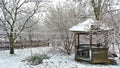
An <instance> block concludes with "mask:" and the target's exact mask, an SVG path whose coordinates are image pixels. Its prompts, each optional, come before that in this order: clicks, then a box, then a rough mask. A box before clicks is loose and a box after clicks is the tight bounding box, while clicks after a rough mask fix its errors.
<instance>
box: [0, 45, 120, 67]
mask: <svg viewBox="0 0 120 68" xmlns="http://www.w3.org/2000/svg"><path fill="white" fill-rule="evenodd" d="M31 51H32V53H33V54H35V53H45V54H48V55H49V56H51V58H50V59H46V60H43V63H42V64H39V65H36V66H33V65H29V64H28V62H27V61H22V60H24V59H25V58H26V57H27V56H30V55H31ZM0 68H120V65H99V64H97V65H93V64H88V63H82V62H76V61H74V55H71V56H68V55H63V54H61V53H59V52H58V51H57V50H55V49H54V48H52V47H39V48H27V49H16V50H15V54H14V55H10V54H9V50H6V51H0Z"/></svg>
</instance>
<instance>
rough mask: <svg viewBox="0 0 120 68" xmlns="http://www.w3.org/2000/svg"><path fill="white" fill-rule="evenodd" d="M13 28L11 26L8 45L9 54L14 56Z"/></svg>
mask: <svg viewBox="0 0 120 68" xmlns="http://www.w3.org/2000/svg"><path fill="white" fill-rule="evenodd" d="M13 36H14V35H13V26H11V33H10V36H9V43H10V54H14V37H13Z"/></svg>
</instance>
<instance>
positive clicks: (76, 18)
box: [45, 2, 86, 55]
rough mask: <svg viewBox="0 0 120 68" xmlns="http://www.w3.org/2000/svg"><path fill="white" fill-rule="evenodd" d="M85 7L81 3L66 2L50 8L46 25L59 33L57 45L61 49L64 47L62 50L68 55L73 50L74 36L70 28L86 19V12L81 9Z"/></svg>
mask: <svg viewBox="0 0 120 68" xmlns="http://www.w3.org/2000/svg"><path fill="white" fill-rule="evenodd" d="M75 4H77V5H75ZM80 5H81V7H80ZM83 7H84V6H83V5H82V4H79V3H75V2H65V3H59V4H58V5H55V6H51V7H49V8H48V13H47V15H46V17H47V18H46V20H45V23H46V25H47V27H48V28H50V29H51V30H53V32H54V33H55V32H57V33H58V34H57V36H58V38H59V42H58V44H57V45H60V48H61V47H62V48H61V49H62V50H63V51H64V52H65V53H67V54H68V55H70V54H71V50H72V48H73V39H72V36H73V35H72V34H71V32H70V31H69V28H70V27H72V26H73V25H75V24H77V23H79V22H80V21H82V20H83V18H85V17H86V14H85V12H84V11H83V10H82V9H81V8H83Z"/></svg>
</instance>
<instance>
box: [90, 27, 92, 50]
mask: <svg viewBox="0 0 120 68" xmlns="http://www.w3.org/2000/svg"><path fill="white" fill-rule="evenodd" d="M92 30H93V25H91V29H90V48H91V47H92Z"/></svg>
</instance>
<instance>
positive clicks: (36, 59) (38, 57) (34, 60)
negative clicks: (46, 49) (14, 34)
mask: <svg viewBox="0 0 120 68" xmlns="http://www.w3.org/2000/svg"><path fill="white" fill-rule="evenodd" d="M49 58H50V57H49V56H48V55H45V54H34V55H33V56H28V57H27V58H26V60H27V61H28V62H30V63H31V64H32V65H38V64H40V63H42V62H43V60H44V59H49Z"/></svg>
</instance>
